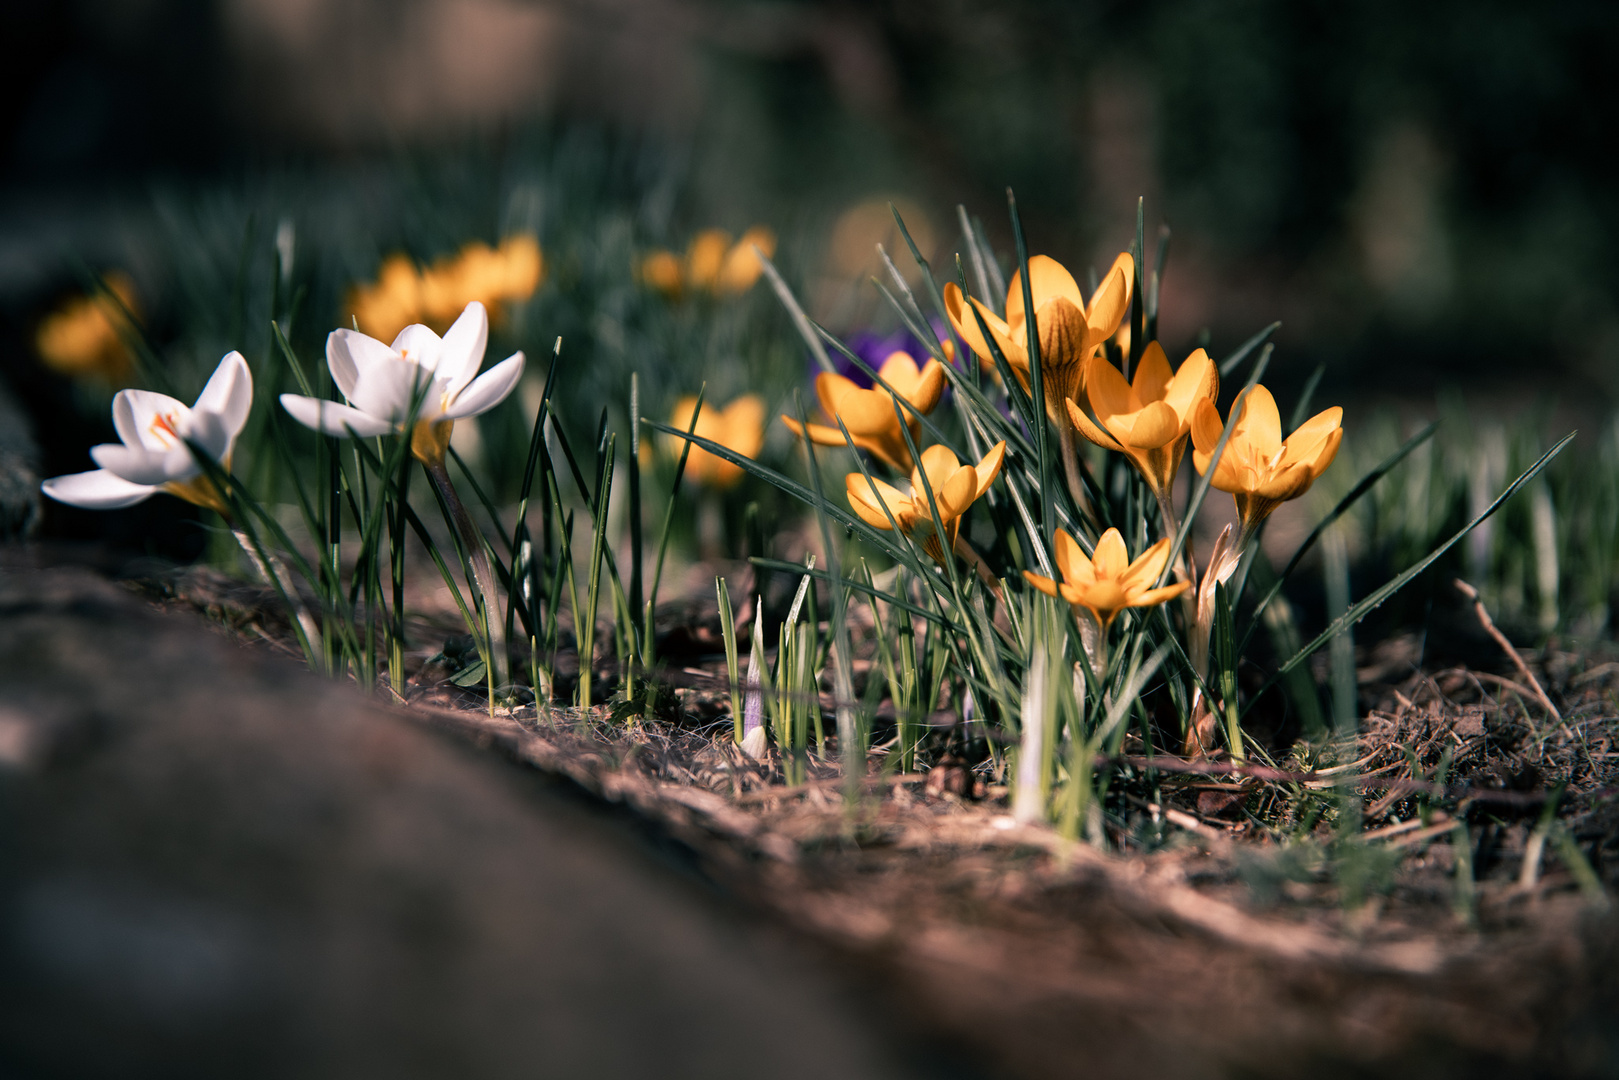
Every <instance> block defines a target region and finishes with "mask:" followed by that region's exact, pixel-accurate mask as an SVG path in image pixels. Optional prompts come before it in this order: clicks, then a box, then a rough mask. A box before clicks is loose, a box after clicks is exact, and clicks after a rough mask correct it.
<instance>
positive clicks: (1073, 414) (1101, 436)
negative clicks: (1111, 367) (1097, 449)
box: [1067, 361, 1124, 451]
mask: <svg viewBox="0 0 1619 1080" xmlns="http://www.w3.org/2000/svg"><path fill="white" fill-rule="evenodd" d="M1103 363H1106V361H1103ZM1067 406H1068V418H1069V419H1070V420H1072V421H1073V423H1074V426H1075V427H1076V428H1078V429H1079V433H1080V434H1081V435H1083V436H1085V437H1086V438H1087V439H1089V440H1090V441H1091V442H1093V443H1095V444H1096V445H1097V446H1102V447H1106V448H1107V449H1109V450H1120V451H1122V450H1123V449H1124V448H1123V447H1122V446H1120V445H1119V444H1118V443H1117V442H1116V441H1115V440H1114V438H1113V436H1111V435H1109V434H1108V433H1107V432H1105V431H1103V430H1102V429H1101V428H1099V427H1097V426H1096V425H1095V424H1093V423H1091V418H1090V417H1088V416H1086V415H1085V410H1083V409H1081V408H1080V407H1079V406H1078V405H1076V404H1074V401H1073V399H1071V398H1070V399H1069V400H1068V402H1067Z"/></svg>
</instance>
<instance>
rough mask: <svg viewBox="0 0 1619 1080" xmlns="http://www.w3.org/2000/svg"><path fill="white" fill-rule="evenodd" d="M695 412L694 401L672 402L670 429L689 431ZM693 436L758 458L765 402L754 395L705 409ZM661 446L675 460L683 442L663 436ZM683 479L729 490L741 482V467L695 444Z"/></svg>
mask: <svg viewBox="0 0 1619 1080" xmlns="http://www.w3.org/2000/svg"><path fill="white" fill-rule="evenodd" d="M696 408H697V398H696V397H694V396H687V397H683V398H681V399H680V400H679V401H677V402H675V408H674V411H673V412H672V413H670V414H669V426H670V427H677V428H679V429H680V430H682V431H685V430H687V429H688V428H690V427H691V414H692V411H693V410H694V409H696ZM692 434H694V435H698V436H701V437H702V438H705V439H711V440H713V441H714V442H717V443H719V444H720V445H721V446H723V447H725V448H726V449H727V450H734V451H735V452H737V453H738V454H741V455H742V456H743V457H747V458H751V457H757V456H758V454H759V449H760V448H761V447H762V446H764V442H765V402H764V399H763V398H761V397H760V396H759V395H757V394H744V395H743V396H741V397H739V398H737V399H736V400H735V401H733V402H731V403H730V404H729V405H727V406H725V408H723V409H716V408H713V407H711V406H708V405H705V406H704V407H703V411H702V412H701V413H700V414H698V417H697V427H696V429H695V430H694V431H693V432H692ZM663 444H664V448H665V450H666V451H667V452H668V453H669V455H670V456H671V457H674V458H677V459H678V458H679V457H680V451H681V448H682V447H683V446H685V445H686V440H685V439H682V438H679V437H677V436H674V435H665V436H664V437H663ZM685 475H687V476H689V477H691V478H692V479H693V480H695V481H697V482H698V483H700V484H712V485H714V486H715V487H730V486H731V485H732V484H734V483H736V482H737V481H738V480H740V479H741V478H742V466H740V465H738V464H736V463H735V462H731V461H726V460H725V459H724V458H722V457H720V456H719V455H718V454H711V453H709V452H708V451H707V450H704V449H703V448H702V447H700V446H697V445H696V444H695V443H694V444H692V448H691V455H690V456H689V457H687V458H686V473H685Z"/></svg>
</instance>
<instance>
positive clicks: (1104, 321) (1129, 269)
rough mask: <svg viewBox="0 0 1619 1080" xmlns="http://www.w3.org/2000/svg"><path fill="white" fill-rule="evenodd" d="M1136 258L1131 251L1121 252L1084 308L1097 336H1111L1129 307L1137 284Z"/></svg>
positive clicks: (1100, 337)
mask: <svg viewBox="0 0 1619 1080" xmlns="http://www.w3.org/2000/svg"><path fill="white" fill-rule="evenodd" d="M1135 272H1136V261H1135V260H1134V259H1132V258H1131V257H1130V253H1129V252H1128V251H1121V252H1119V257H1118V258H1116V259H1114V260H1113V266H1112V267H1111V268H1109V270H1108V272H1107V276H1106V277H1104V278H1103V279H1102V284H1101V285H1100V286H1098V287H1097V289H1096V293H1095V295H1093V296H1092V297H1091V302H1090V306H1089V307H1088V308H1086V309H1085V321H1086V322H1088V323H1089V324H1090V326H1091V329H1092V330H1093V331H1095V332H1096V340H1097V341H1102V340H1104V339H1106V338H1110V337H1112V336H1113V335H1114V334H1115V333H1116V332H1117V331H1118V329H1119V324H1120V323H1121V322H1123V321H1124V316H1125V315H1126V314H1127V313H1128V312H1129V310H1130V294H1131V292H1132V290H1133V289H1134V288H1135Z"/></svg>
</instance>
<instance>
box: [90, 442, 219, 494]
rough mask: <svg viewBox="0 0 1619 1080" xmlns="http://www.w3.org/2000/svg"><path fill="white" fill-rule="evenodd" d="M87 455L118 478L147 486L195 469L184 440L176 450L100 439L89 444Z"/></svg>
mask: <svg viewBox="0 0 1619 1080" xmlns="http://www.w3.org/2000/svg"><path fill="white" fill-rule="evenodd" d="M90 457H91V458H92V459H94V461H95V463H96V464H97V465H100V466H101V467H102V469H104V470H106V471H107V472H109V473H112V474H113V475H114V476H116V477H118V478H119V479H121V480H126V481H128V482H129V483H131V484H141V485H144V486H148V487H156V486H158V485H161V484H166V483H168V482H169V481H171V480H180V479H184V478H185V477H186V476H189V475H195V474H196V472H197V468H196V463H195V462H193V461H192V460H191V451H189V450H187V449H186V447H185V446H184V445H183V444H182V445H181V446H179V447H177V448H176V449H175V450H168V451H152V450H147V449H146V448H145V447H140V446H125V445H124V444H123V443H103V444H101V445H100V446H92V447H91V448H90Z"/></svg>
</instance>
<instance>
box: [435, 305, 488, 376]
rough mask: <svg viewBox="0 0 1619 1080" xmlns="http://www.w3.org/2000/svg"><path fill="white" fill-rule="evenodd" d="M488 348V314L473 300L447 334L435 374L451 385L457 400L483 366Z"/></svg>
mask: <svg viewBox="0 0 1619 1080" xmlns="http://www.w3.org/2000/svg"><path fill="white" fill-rule="evenodd" d="M488 347H489V313H488V312H486V311H485V310H484V306H483V305H482V304H481V303H479V302H478V301H476V300H474V301H472V303H470V304H468V305H467V307H466V310H465V311H463V312H461V317H460V318H458V319H456V320H455V325H454V326H451V327H450V329H449V331H448V332H447V333H446V334H445V335H444V345H443V349H442V351H441V352H440V353H439V361H438V368H437V369H436V370H435V372H434V373H435V374H436V375H438V377H439V378H441V379H444V380H446V381H447V382H448V383H449V384H450V398H451V400H454V399H455V397H456V396H457V395H459V394H460V393H461V391H462V390H465V389H466V387H467V384H468V383H470V382H471V381H472V378H473V376H474V375H477V374H478V369H479V368H480V367H482V366H483V354H484V350H485V349H487V348H488Z"/></svg>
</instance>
